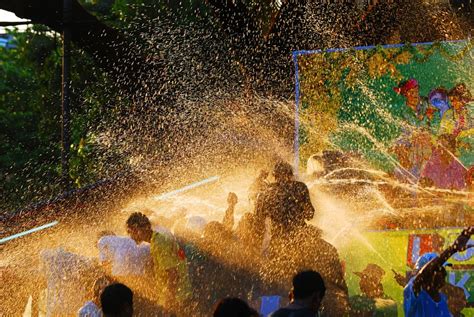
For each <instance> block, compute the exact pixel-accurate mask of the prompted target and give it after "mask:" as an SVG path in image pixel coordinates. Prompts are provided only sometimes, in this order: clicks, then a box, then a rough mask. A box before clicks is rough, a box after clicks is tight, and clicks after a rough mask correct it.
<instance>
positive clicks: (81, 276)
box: [40, 247, 99, 316]
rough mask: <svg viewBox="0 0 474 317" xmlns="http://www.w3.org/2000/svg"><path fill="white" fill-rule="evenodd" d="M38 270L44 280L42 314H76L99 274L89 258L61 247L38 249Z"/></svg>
mask: <svg viewBox="0 0 474 317" xmlns="http://www.w3.org/2000/svg"><path fill="white" fill-rule="evenodd" d="M40 271H41V272H42V273H43V274H44V277H45V280H46V289H47V290H46V316H69V315H75V314H77V311H78V310H79V308H80V307H81V304H82V303H84V302H86V301H87V299H88V292H89V289H90V285H91V284H92V283H93V281H95V279H96V276H97V275H98V274H99V269H98V265H97V264H96V263H95V261H94V260H93V259H90V258H87V257H84V256H81V255H78V254H75V253H72V252H68V251H66V250H65V249H63V248H62V247H59V248H55V249H44V250H42V251H41V253H40Z"/></svg>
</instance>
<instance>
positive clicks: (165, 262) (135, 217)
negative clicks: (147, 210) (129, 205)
mask: <svg viewBox="0 0 474 317" xmlns="http://www.w3.org/2000/svg"><path fill="white" fill-rule="evenodd" d="M126 226H127V232H128V234H129V236H130V237H131V238H132V239H133V240H135V242H136V243H141V242H148V243H150V253H151V258H152V261H153V272H154V277H155V280H156V285H159V290H157V291H158V293H159V294H158V295H157V296H158V300H159V302H160V304H161V305H163V306H164V307H165V308H168V309H170V310H179V309H180V307H182V305H183V304H185V302H186V301H187V300H188V299H189V297H190V293H191V284H190V280H189V276H188V265H187V261H186V254H185V251H184V250H183V248H181V246H180V245H179V244H178V242H177V240H176V239H175V238H174V236H173V235H172V234H171V232H170V231H169V230H166V229H165V228H157V230H156V231H154V230H152V228H151V223H150V220H149V219H148V217H147V216H145V215H144V214H142V213H140V212H134V213H132V214H131V215H130V216H129V218H128V219H127V222H126Z"/></svg>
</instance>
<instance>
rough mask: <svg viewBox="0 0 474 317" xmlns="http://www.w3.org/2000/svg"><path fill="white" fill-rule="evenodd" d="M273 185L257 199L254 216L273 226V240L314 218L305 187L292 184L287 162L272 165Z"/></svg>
mask: <svg viewBox="0 0 474 317" xmlns="http://www.w3.org/2000/svg"><path fill="white" fill-rule="evenodd" d="M273 177H274V178H275V183H273V184H270V185H269V186H268V187H267V189H266V190H265V191H264V192H262V193H261V194H260V195H259V196H258V198H257V204H256V206H255V213H256V215H257V217H259V218H260V219H261V221H262V224H263V220H264V219H265V218H267V217H269V218H270V220H271V222H272V236H277V237H282V236H285V235H286V234H288V233H292V232H294V231H295V230H298V229H300V228H302V227H304V226H305V224H306V223H305V220H311V219H312V218H313V216H314V208H313V205H312V204H311V199H310V195H309V190H308V187H307V186H306V184H304V183H302V182H298V181H295V180H294V175H293V168H292V167H291V165H290V164H288V163H286V162H279V163H277V164H275V167H274V169H273Z"/></svg>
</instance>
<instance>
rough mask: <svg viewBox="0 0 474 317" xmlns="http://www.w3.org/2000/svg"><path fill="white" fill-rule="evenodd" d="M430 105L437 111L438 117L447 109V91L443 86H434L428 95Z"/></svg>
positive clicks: (441, 116)
mask: <svg viewBox="0 0 474 317" xmlns="http://www.w3.org/2000/svg"><path fill="white" fill-rule="evenodd" d="M428 100H429V102H430V105H431V106H433V107H434V108H436V109H438V111H439V118H440V119H442V118H443V116H444V114H445V112H446V111H448V110H449V108H450V106H449V99H448V91H447V90H446V89H444V88H443V87H439V88H435V89H433V90H431V91H430V93H429V95H428Z"/></svg>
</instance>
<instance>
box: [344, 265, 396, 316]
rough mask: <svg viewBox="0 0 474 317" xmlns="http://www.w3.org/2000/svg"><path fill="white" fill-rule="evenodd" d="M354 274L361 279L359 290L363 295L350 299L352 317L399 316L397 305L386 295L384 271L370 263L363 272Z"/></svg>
mask: <svg viewBox="0 0 474 317" xmlns="http://www.w3.org/2000/svg"><path fill="white" fill-rule="evenodd" d="M354 274H355V275H357V276H358V277H360V282H359V288H360V291H361V293H362V294H361V295H355V296H352V297H351V298H350V302H351V314H350V315H351V316H354V317H357V316H386V317H391V316H395V317H396V316H398V310H397V303H396V302H395V301H394V300H393V299H391V298H390V297H388V296H387V295H385V293H384V289H383V285H382V278H383V276H384V275H385V271H384V269H382V268H381V267H380V266H379V265H377V264H374V263H369V264H367V266H366V267H365V268H364V270H362V272H354Z"/></svg>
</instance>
